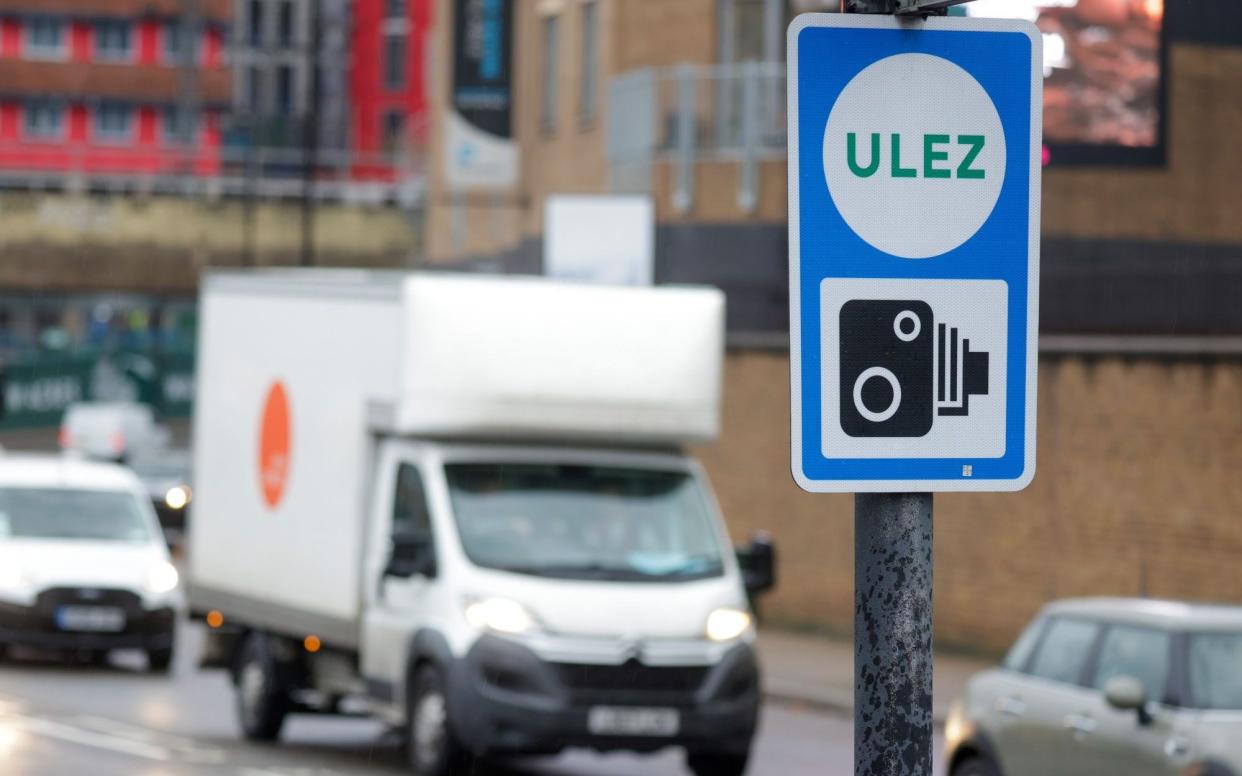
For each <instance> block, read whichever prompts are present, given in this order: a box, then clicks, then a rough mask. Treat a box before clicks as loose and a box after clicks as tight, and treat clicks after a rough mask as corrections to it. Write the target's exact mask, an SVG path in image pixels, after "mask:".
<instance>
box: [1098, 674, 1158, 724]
mask: <svg viewBox="0 0 1242 776" xmlns="http://www.w3.org/2000/svg"><path fill="white" fill-rule="evenodd" d="M1104 700H1106V701H1108V705H1109V706H1112V707H1113V708H1114V709H1117V710H1118V711H1133V712H1136V713H1137V714H1138V718H1139V724H1140V725H1147V724H1150V723H1151V714H1150V713H1149V712H1148V711H1147V690H1146V689H1144V688H1143V683H1142V682H1140V681H1139V680H1138V679H1135V678H1134V677H1133V676H1114V677H1113V678H1112V679H1109V680H1108V681H1107V682H1105V684H1104Z"/></svg>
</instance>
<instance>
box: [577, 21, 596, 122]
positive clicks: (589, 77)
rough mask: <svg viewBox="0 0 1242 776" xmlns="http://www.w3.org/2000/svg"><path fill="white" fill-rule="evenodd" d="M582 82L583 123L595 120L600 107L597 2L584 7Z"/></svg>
mask: <svg viewBox="0 0 1242 776" xmlns="http://www.w3.org/2000/svg"><path fill="white" fill-rule="evenodd" d="M581 78H582V82H581V83H580V84H579V88H578V103H579V106H580V108H579V109H580V110H581V112H582V122H583V123H584V124H589V123H591V122H592V121H594V120H595V116H596V113H597V112H598V111H599V106H598V105H597V104H596V103H597V100H598V95H599V3H598V2H596V0H590V2H587V3H584V4H583V6H582V73H581Z"/></svg>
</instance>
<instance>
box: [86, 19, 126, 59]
mask: <svg viewBox="0 0 1242 776" xmlns="http://www.w3.org/2000/svg"><path fill="white" fill-rule="evenodd" d="M132 33H133V27H132V26H131V25H130V23H129V22H126V21H117V20H111V19H110V20H108V21H98V22H95V56H96V57H97V58H98V59H100V60H103V61H108V62H128V61H129V60H130V59H131V58H132V57H133V54H134V45H133V34H132Z"/></svg>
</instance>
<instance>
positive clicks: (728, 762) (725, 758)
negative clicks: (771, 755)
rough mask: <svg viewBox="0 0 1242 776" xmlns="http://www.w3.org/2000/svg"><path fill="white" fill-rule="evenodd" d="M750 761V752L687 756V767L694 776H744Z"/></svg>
mask: <svg viewBox="0 0 1242 776" xmlns="http://www.w3.org/2000/svg"><path fill="white" fill-rule="evenodd" d="M749 761H750V752H749V751H747V752H742V753H740V754H693V753H692V754H688V755H686V765H687V766H689V767H690V770H691V771H692V772H693V773H694V776H742V774H744V773H746V764H747V763H748V762H749Z"/></svg>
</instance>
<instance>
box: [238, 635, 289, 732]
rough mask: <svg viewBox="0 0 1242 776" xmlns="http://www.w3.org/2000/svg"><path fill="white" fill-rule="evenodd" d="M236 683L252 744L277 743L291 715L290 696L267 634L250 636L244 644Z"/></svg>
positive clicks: (241, 716) (241, 717)
mask: <svg viewBox="0 0 1242 776" xmlns="http://www.w3.org/2000/svg"><path fill="white" fill-rule="evenodd" d="M236 683H237V717H238V719H239V720H241V727H242V733H244V734H245V736H246V738H249V739H251V740H252V741H275V740H276V738H277V737H278V736H279V735H280V728H281V727H282V726H283V725H284V724H285V716H286V715H288V713H289V693H288V691H287V690H286V689H285V687H284V686H283V685H282V682H281V680H280V673H279V671H278V670H277V665H276V657H275V655H273V654H272V650H271V647H270V642H269V640H268V638H267V637H266V636H264V635H263V634H261V633H252V634H250V636H248V637H247V638H246V641H245V643H244V644H243V645H242V651H241V656H240V660H239V661H238V665H237V681H236Z"/></svg>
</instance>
